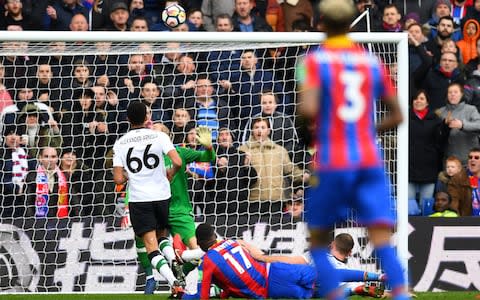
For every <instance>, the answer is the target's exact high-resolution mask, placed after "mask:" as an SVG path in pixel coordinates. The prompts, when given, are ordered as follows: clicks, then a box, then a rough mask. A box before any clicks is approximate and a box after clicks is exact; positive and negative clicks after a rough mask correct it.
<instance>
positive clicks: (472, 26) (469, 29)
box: [457, 19, 480, 63]
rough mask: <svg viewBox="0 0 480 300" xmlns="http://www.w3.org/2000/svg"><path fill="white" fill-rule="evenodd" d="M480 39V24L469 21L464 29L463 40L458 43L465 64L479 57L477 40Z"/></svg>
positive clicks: (473, 20) (472, 20) (475, 21)
mask: <svg viewBox="0 0 480 300" xmlns="http://www.w3.org/2000/svg"><path fill="white" fill-rule="evenodd" d="M479 37H480V24H479V22H478V21H477V20H475V19H471V20H468V21H467V22H466V23H465V25H464V28H463V39H461V40H459V41H458V42H457V46H458V48H459V49H460V53H461V55H462V61H463V63H468V62H469V61H470V60H471V59H474V58H476V57H477V55H478V54H477V40H478V38H479Z"/></svg>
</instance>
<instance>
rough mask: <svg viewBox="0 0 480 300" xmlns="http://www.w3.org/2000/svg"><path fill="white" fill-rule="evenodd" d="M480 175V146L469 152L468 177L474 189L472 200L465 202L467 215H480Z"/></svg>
mask: <svg viewBox="0 0 480 300" xmlns="http://www.w3.org/2000/svg"><path fill="white" fill-rule="evenodd" d="M479 177H480V148H475V147H474V148H472V149H470V151H469V153H468V179H469V182H470V187H471V189H472V201H471V202H470V203H468V204H465V206H464V207H463V213H464V215H465V216H477V217H478V216H480V190H479V188H478V178H479Z"/></svg>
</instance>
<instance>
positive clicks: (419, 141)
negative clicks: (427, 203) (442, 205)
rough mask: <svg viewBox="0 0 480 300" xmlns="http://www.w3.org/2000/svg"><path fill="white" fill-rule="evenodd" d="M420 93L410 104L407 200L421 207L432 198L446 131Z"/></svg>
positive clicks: (426, 99) (422, 93)
mask: <svg viewBox="0 0 480 300" xmlns="http://www.w3.org/2000/svg"><path fill="white" fill-rule="evenodd" d="M428 103H429V101H428V97H427V94H426V92H425V91H424V90H420V91H418V92H417V93H416V95H415V96H414V98H413V101H412V108H411V110H410V120H409V123H408V125H409V129H408V137H409V141H410V143H409V146H408V148H409V162H408V171H409V172H408V198H409V199H415V200H417V202H418V203H419V204H420V207H423V206H422V205H421V204H422V202H423V200H424V199H427V198H432V197H433V193H434V188H435V182H436V181H437V176H438V173H439V172H440V170H441V166H442V157H443V151H442V149H443V148H445V144H446V141H447V138H448V132H449V130H450V129H449V128H448V126H447V125H446V124H445V123H444V122H443V120H442V119H440V118H439V117H438V116H436V115H435V113H434V112H433V111H432V110H431V109H429V105H428Z"/></svg>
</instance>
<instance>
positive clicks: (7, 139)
mask: <svg viewBox="0 0 480 300" xmlns="http://www.w3.org/2000/svg"><path fill="white" fill-rule="evenodd" d="M352 37H353V38H354V39H355V40H356V41H358V42H360V43H362V44H364V45H365V46H366V48H367V49H370V50H371V51H373V52H374V53H375V54H377V55H378V56H379V57H380V58H381V59H382V60H383V61H384V62H385V64H386V65H387V67H388V68H389V70H390V75H391V77H392V80H393V82H394V83H395V85H396V87H397V90H398V96H399V98H400V100H401V102H402V105H403V106H404V111H405V110H406V106H407V99H406V95H407V91H408V88H407V81H408V79H407V72H408V71H407V66H408V64H407V56H406V55H407V54H406V53H407V51H406V45H407V44H406V41H407V39H406V35H405V34H382V33H369V34H368V35H365V34H352ZM323 38H324V36H323V35H322V34H318V33H283V34H272V33H248V34H242V33H228V34H225V33H163V32H162V33H116V32H114V33H111V32H95V33H73V32H58V33H57V32H55V33H52V32H1V33H0V41H1V42H2V44H1V47H0V101H1V102H0V103H1V106H0V109H1V114H0V117H1V118H0V128H1V132H2V147H1V152H2V155H1V156H0V165H1V166H2V168H3V169H2V182H1V187H2V190H1V193H0V194H1V196H0V201H1V205H0V291H2V292H63V293H70V292H102V293H103V292H113V293H115V292H134V291H142V290H143V287H144V282H145V276H144V273H143V270H142V269H141V268H140V267H139V265H138V264H137V260H136V251H135V244H134V240H133V237H134V234H133V231H132V229H131V228H128V229H123V228H121V220H122V216H123V214H124V198H125V188H124V187H119V186H115V184H114V183H113V179H112V173H111V168H112V161H111V158H112V150H111V149H112V146H113V143H114V142H115V140H116V139H117V138H118V137H120V136H121V135H123V134H124V133H125V132H126V131H127V130H128V121H127V117H126V108H127V106H128V104H129V103H131V102H133V101H142V102H144V103H146V104H147V106H149V107H150V111H151V120H152V123H153V124H157V123H162V124H164V125H165V126H166V127H167V128H168V129H169V131H170V132H171V137H172V140H173V141H174V143H175V144H176V145H177V146H178V147H190V148H194V149H199V148H198V145H196V142H195V138H194V137H195V134H194V132H195V128H196V127H198V126H207V127H209V128H210V129H211V130H212V133H213V139H214V141H215V144H216V151H217V158H216V160H215V161H213V162H210V163H208V162H207V163H205V162H204V163H191V164H188V166H187V173H188V175H189V181H188V188H189V193H190V197H191V200H192V204H193V213H194V215H195V220H196V221H197V222H209V223H211V224H213V225H215V227H216V229H217V233H218V234H219V235H221V236H223V237H228V238H242V239H244V240H246V241H247V242H252V243H254V244H255V245H256V246H258V247H260V248H261V249H263V250H264V251H266V252H268V253H272V254H279V253H281V254H286V255H289V254H302V253H303V252H304V251H305V250H306V249H307V248H308V237H307V227H306V224H305V223H304V219H303V212H302V211H301V210H302V209H303V191H304V189H305V188H306V187H307V186H306V185H307V183H306V181H305V180H304V179H305V178H304V173H305V169H306V168H307V166H308V164H309V163H310V159H311V155H312V150H311V149H308V148H307V147H306V146H305V144H304V140H303V136H302V132H300V131H299V129H298V128H297V120H296V117H295V113H296V103H297V93H296V82H295V65H296V63H297V61H298V60H299V59H301V58H302V57H303V56H304V55H305V53H306V52H307V51H308V50H309V49H311V48H312V47H315V46H316V45H318V43H319V42H320V41H321V40H322V39H323ZM376 112H377V113H376V118H377V119H381V118H382V116H383V114H384V113H385V110H384V108H383V107H382V106H381V105H379V104H378V105H377V107H376ZM404 114H405V115H406V113H404ZM259 117H263V118H266V119H268V120H269V122H270V127H271V132H270V139H271V140H272V141H273V142H274V143H276V144H277V145H279V146H281V147H282V150H278V151H277V150H275V151H277V152H273V151H271V149H274V147H273V145H274V144H271V146H270V148H269V149H270V150H268V149H267V150H268V151H267V150H265V149H264V148H265V147H263V148H260V147H256V146H255V145H256V143H255V139H256V138H258V137H257V136H256V133H253V132H252V130H251V128H252V124H255V122H254V120H256V119H258V118H259ZM154 126H157V125H154ZM406 128H407V126H406V124H403V125H401V126H400V127H399V128H398V130H393V131H391V132H388V133H386V134H385V135H382V136H380V137H379V143H380V145H381V147H382V149H383V151H384V158H385V164H386V167H387V170H388V175H389V179H390V180H391V183H392V184H391V195H392V197H391V203H392V205H391V207H392V210H394V211H395V213H396V215H397V221H398V226H397V228H396V236H395V241H394V242H396V241H402V242H401V243H397V249H398V253H399V254H400V256H401V257H402V258H403V260H404V265H405V266H406V262H407V254H408V249H407V244H406V241H407V238H408V234H407V226H408V224H407V219H406V216H407V209H406V199H407V198H406V190H407V185H406V180H407V176H406V166H407V154H406V147H407V145H408V144H407V138H406V136H407V135H406ZM275 149H279V148H275ZM332 188H341V187H332ZM400 200H401V201H400ZM299 209H300V211H299ZM372 209H375V208H374V207H372ZM340 232H348V233H350V234H351V235H352V236H353V237H354V240H355V248H354V251H353V257H352V259H351V260H350V262H351V264H352V266H355V267H357V268H361V269H365V270H377V269H378V268H379V265H378V261H377V258H376V257H375V256H374V255H373V253H372V248H371V247H370V245H369V244H368V242H367V239H366V234H365V231H364V229H363V228H361V227H358V224H357V222H356V215H355V212H354V211H352V212H351V214H350V216H349V219H348V221H347V222H345V223H342V224H337V226H336V228H335V234H338V233H340ZM160 289H163V290H166V289H167V286H166V282H164V281H162V284H161V285H160Z"/></svg>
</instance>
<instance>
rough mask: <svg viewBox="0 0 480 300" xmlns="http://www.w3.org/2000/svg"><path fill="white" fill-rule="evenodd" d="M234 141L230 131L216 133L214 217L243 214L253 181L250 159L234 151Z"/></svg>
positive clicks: (235, 148) (241, 152)
mask: <svg viewBox="0 0 480 300" xmlns="http://www.w3.org/2000/svg"><path fill="white" fill-rule="evenodd" d="M234 140H235V139H234V137H233V136H232V132H231V131H230V129H228V128H226V127H222V128H220V129H219V131H218V137H217V151H216V152H217V163H216V172H215V179H216V183H215V190H216V192H217V193H216V200H215V203H216V204H217V211H216V212H217V214H225V213H227V214H235V213H236V214H240V215H242V214H246V213H247V212H248V193H249V189H250V188H251V187H252V185H253V183H254V182H255V181H256V180H257V171H256V170H255V168H253V167H252V166H251V165H250V157H249V156H248V155H247V153H245V152H243V151H240V150H238V148H237V147H236V146H235V145H234Z"/></svg>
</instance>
